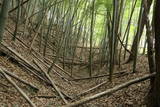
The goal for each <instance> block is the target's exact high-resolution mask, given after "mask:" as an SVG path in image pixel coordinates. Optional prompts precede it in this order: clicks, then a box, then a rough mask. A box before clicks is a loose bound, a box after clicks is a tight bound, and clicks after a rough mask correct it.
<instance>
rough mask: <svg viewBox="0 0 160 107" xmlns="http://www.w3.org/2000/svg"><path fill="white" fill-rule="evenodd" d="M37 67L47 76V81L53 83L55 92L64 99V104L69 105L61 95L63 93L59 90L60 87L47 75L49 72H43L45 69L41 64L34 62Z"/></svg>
mask: <svg viewBox="0 0 160 107" xmlns="http://www.w3.org/2000/svg"><path fill="white" fill-rule="evenodd" d="M34 62H35V64H36V66H37V67H38V68H39V69H40V70H41V71H42V72H43V73H44V74H45V76H46V77H47V79H49V81H50V82H51V84H52V86H53V88H54V89H55V91H56V92H57V93H58V94H59V96H60V97H61V98H62V100H63V101H64V103H66V104H68V102H67V100H66V99H65V98H64V96H63V94H62V93H61V91H60V90H59V89H58V87H57V86H56V84H55V82H54V81H53V79H51V77H50V76H49V75H48V74H47V72H45V71H44V70H43V68H42V67H41V66H40V64H39V63H38V62H37V61H36V60H34Z"/></svg>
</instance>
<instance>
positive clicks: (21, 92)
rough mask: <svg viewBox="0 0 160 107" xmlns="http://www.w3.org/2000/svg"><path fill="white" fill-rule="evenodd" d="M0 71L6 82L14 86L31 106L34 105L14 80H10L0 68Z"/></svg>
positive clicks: (33, 106)
mask: <svg viewBox="0 0 160 107" xmlns="http://www.w3.org/2000/svg"><path fill="white" fill-rule="evenodd" d="M0 73H1V74H2V75H4V77H5V78H6V79H7V80H8V82H9V83H11V84H12V85H13V86H14V87H15V88H16V90H17V91H18V92H19V93H20V94H21V95H22V96H23V98H25V100H26V101H27V102H28V103H29V104H30V106H31V107H36V106H35V104H34V103H33V102H32V101H31V100H30V99H29V97H28V96H27V95H26V94H25V93H24V92H23V91H22V90H21V89H20V88H19V87H18V86H17V85H16V83H15V82H14V81H12V80H11V78H10V77H9V76H8V75H7V74H6V73H5V72H4V71H3V70H2V69H0Z"/></svg>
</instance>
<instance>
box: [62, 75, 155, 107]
mask: <svg viewBox="0 0 160 107" xmlns="http://www.w3.org/2000/svg"><path fill="white" fill-rule="evenodd" d="M155 75H156V73H153V74H148V75H145V76H143V77H139V78H136V79H133V80H130V81H128V82H125V83H123V84H120V85H117V86H115V87H113V88H111V89H108V90H106V91H103V92H100V93H98V94H95V95H93V96H90V97H86V98H84V99H81V100H79V101H76V102H73V103H70V104H68V105H65V106H63V107H77V106H79V105H82V104H85V103H88V102H90V101H92V100H95V99H98V98H101V97H103V96H106V95H110V94H112V93H114V92H116V91H118V90H121V89H123V88H126V87H128V86H130V85H132V84H135V83H139V82H141V81H145V80H147V79H150V78H152V77H154V76H155Z"/></svg>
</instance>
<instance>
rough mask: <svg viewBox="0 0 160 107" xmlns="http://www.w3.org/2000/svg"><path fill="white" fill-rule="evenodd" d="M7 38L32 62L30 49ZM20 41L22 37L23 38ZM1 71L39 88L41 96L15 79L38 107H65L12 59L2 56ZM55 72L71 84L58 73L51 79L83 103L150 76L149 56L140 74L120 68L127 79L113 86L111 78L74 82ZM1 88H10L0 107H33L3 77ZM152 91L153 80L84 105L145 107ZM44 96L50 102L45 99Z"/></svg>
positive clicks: (0, 95) (1, 92) (0, 96)
mask: <svg viewBox="0 0 160 107" xmlns="http://www.w3.org/2000/svg"><path fill="white" fill-rule="evenodd" d="M10 30H11V31H12V28H10ZM5 35H7V36H6V37H5V39H4V41H5V42H6V43H7V44H8V46H9V47H11V48H12V49H14V50H15V51H16V52H17V53H19V54H20V55H22V56H23V57H24V58H25V59H27V60H28V61H30V62H32V58H33V55H32V54H30V52H29V51H28V49H27V48H26V47H24V46H23V45H22V44H21V43H20V42H19V41H17V40H16V41H15V42H13V41H11V39H10V38H11V36H10V34H9V33H8V32H5ZM19 38H21V37H20V36H19ZM23 40H24V38H23ZM27 42H30V41H29V40H28V41H27V38H26V41H25V43H26V44H28V43H27ZM0 67H4V68H6V69H7V70H8V71H9V72H12V73H14V74H16V75H17V76H18V77H19V78H21V79H23V80H26V81H28V82H29V83H32V84H34V85H35V86H36V87H38V88H39V91H38V92H34V91H33V90H32V89H30V88H28V87H27V86H26V85H24V84H22V83H20V82H18V81H16V80H15V79H12V80H14V81H15V82H16V84H17V85H18V86H19V87H20V88H21V89H22V90H23V91H24V92H25V93H26V94H27V95H28V96H29V98H30V99H31V100H32V101H33V103H35V104H36V106H37V107H60V106H61V105H64V103H63V101H62V100H61V98H59V97H58V96H57V95H56V93H55V92H53V91H52V89H51V86H49V85H47V84H45V83H44V82H42V81H40V80H39V79H37V78H36V77H35V76H33V75H32V74H31V73H30V72H28V71H27V70H25V69H24V68H23V67H21V66H19V65H18V64H16V63H14V62H13V61H10V60H9V57H8V56H0ZM53 69H55V70H56V71H57V72H59V73H60V74H61V75H63V76H64V77H65V78H67V80H68V81H67V80H65V79H64V78H62V77H60V76H58V75H57V74H56V73H54V72H50V76H51V78H52V79H53V80H54V81H55V82H56V84H57V86H58V88H59V89H60V90H62V91H63V92H65V93H66V94H67V95H68V96H70V97H71V98H73V100H79V99H82V98H85V97H86V96H91V95H94V94H96V93H99V92H102V91H105V90H107V89H110V88H112V87H114V86H116V85H118V84H122V83H124V82H126V81H128V80H132V79H134V78H137V77H142V76H144V75H145V74H148V73H149V72H148V71H149V70H148V63H147V57H146V56H138V61H137V68H136V69H137V72H136V73H131V72H132V64H131V63H129V64H124V65H122V66H121V68H120V69H118V67H116V69H115V72H125V75H123V74H122V75H118V76H114V77H113V81H112V82H109V80H108V76H104V77H99V78H94V79H85V80H78V81H73V80H71V79H70V77H69V76H67V75H66V74H65V73H63V72H62V71H60V70H59V69H57V68H53ZM84 71H85V70H84ZM84 71H81V72H83V73H82V74H81V76H86V75H87V74H85V73H84ZM73 72H77V71H76V69H75V70H73ZM81 72H78V73H81ZM102 72H106V71H105V69H103V70H102ZM126 73H127V74H126ZM104 81H106V83H105V84H104V85H102V86H101V87H99V88H97V89H96V90H94V91H91V92H89V93H87V94H86V95H82V96H77V95H79V94H80V93H83V92H84V91H85V90H88V89H90V88H92V87H94V86H97V85H98V84H101V83H102V82H104ZM0 84H7V86H5V85H0V107H29V105H28V103H27V102H26V100H25V99H24V98H23V97H22V96H21V95H20V94H19V93H18V92H17V90H16V89H15V88H14V87H13V86H12V85H10V84H9V82H8V81H7V80H6V79H5V78H1V76H0ZM148 91H149V80H147V81H144V82H140V83H138V84H134V85H132V86H130V87H127V88H124V89H122V90H120V91H117V92H116V93H113V94H112V95H110V96H104V97H102V98H99V99H97V100H94V101H91V102H89V103H87V104H84V107H142V106H145V97H146V96H147V93H148ZM44 96H46V97H47V98H44ZM70 102H71V101H70Z"/></svg>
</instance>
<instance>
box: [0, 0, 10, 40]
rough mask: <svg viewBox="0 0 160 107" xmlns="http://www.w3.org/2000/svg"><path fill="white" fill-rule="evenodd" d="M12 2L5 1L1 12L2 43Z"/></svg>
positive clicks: (0, 34)
mask: <svg viewBox="0 0 160 107" xmlns="http://www.w3.org/2000/svg"><path fill="white" fill-rule="evenodd" d="M10 2H11V0H3V4H2V9H1V12H0V42H2V38H3V33H4V29H5V24H6V20H7V17H8V10H9V5H10Z"/></svg>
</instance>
